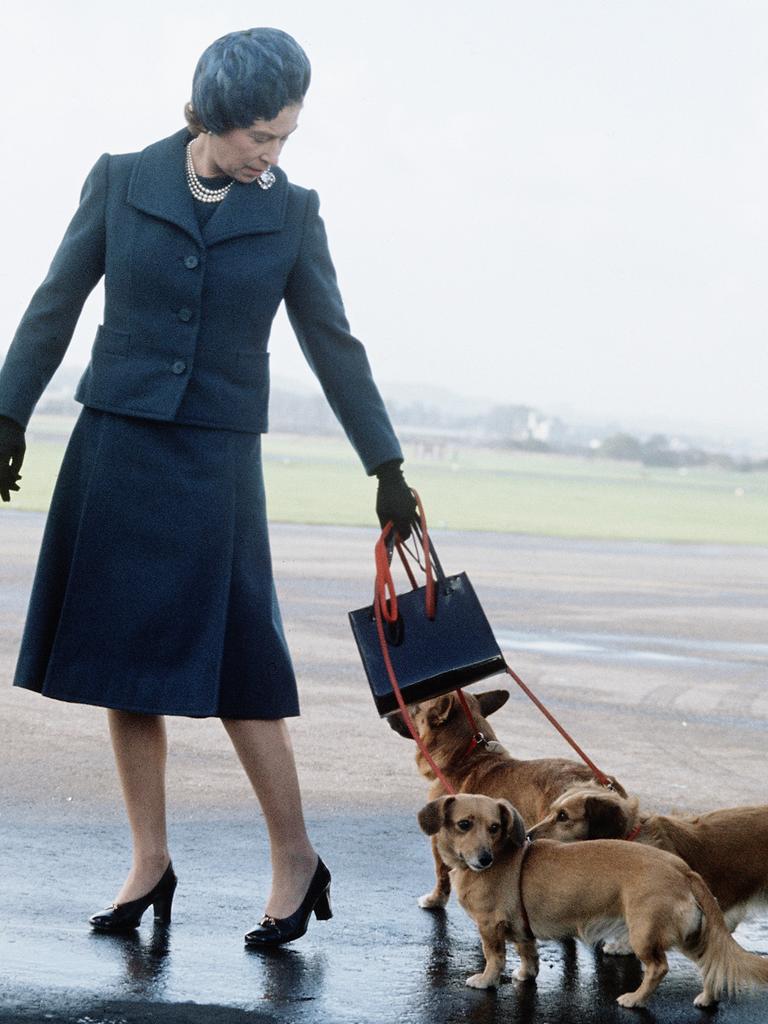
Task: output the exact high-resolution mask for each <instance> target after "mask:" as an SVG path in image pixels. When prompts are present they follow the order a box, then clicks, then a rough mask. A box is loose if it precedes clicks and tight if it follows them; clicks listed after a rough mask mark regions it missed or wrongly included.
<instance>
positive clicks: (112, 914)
mask: <svg viewBox="0 0 768 1024" xmlns="http://www.w3.org/2000/svg"><path fill="white" fill-rule="evenodd" d="M177 882H178V879H177V878H176V875H175V873H174V870H173V864H172V863H170V861H169V863H168V867H167V868H166V869H165V871H164V872H163V876H162V878H161V879H160V881H159V882H158V883H157V885H156V886H155V887H154V889H150V891H149V892H148V893H147V894H146V896H140V897H139V898H138V899H137V900H129V902H128V903H113V904H112V906H111V907H107V909H106V910H102V911H101V912H100V913H98V914H94V915H93V917H89V918H88V922H89V924H90V925H91V926H92V927H93V928H94V929H95V930H96V931H99V932H126V931H130V930H131V929H133V928H138V927H139V925H140V924H141V918H142V916H143V914H144V911H145V910H146V909H147V907H148V906H149V905H150V904H152V906H153V907H154V910H155V921H156V922H157V923H158V924H170V923H171V905H172V903H173V894H174V892H175V891H176V884H177Z"/></svg>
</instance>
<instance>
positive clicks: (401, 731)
mask: <svg viewBox="0 0 768 1024" xmlns="http://www.w3.org/2000/svg"><path fill="white" fill-rule="evenodd" d="M387 725H388V726H389V728H390V729H392V730H393V731H394V732H396V733H397V735H398V736H404V737H405V738H406V739H407V740H412V739H413V736H411V730H410V729H409V728H408V726H407V725H406V724H405V719H404V718H403V716H402V715H401V714H400V712H399V711H395V712H394V713H393V714H391V715H387Z"/></svg>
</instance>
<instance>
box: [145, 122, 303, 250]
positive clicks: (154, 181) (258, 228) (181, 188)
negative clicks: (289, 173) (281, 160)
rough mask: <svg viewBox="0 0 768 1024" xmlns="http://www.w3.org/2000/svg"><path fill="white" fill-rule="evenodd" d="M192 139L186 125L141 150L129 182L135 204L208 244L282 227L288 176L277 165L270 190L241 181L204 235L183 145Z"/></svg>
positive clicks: (219, 208)
mask: <svg viewBox="0 0 768 1024" xmlns="http://www.w3.org/2000/svg"><path fill="white" fill-rule="evenodd" d="M189 139H190V134H189V132H188V131H187V129H186V128H182V130H181V131H179V132H176V133H175V134H174V135H171V136H169V137H168V138H167V139H162V140H161V141H160V142H155V143H153V144H152V145H151V146H147V148H146V149H145V150H143V151H142V152H141V153H140V155H139V159H138V161H137V163H136V167H135V168H134V171H133V174H132V175H131V181H130V184H129V186H128V202H129V203H130V204H131V206H135V207H136V208H137V209H139V210H143V211H144V213H149V214H151V215H152V216H153V217H159V218H160V219H161V220H167V221H170V222H171V223H172V224H176V225H178V227H180V228H182V229H183V230H184V231H186V232H187V234H188V235H191V236H192V238H194V239H195V241H196V242H197V243H198V244H200V245H206V246H208V245H214V244H216V243H217V242H223V241H225V240H226V239H227V238H235V237H237V236H238V235H252V234H262V233H264V232H268V231H279V230H280V229H281V228H282V226H283V221H284V218H285V207H286V202H287V199H288V180H287V178H286V176H285V174H284V173H283V172H282V171H281V170H280V168H278V167H275V168H274V174H275V177H276V178H277V180H276V181H275V184H274V185H273V186H272V188H270V189H267V190H264V189H261V188H259V186H258V185H257V184H256V182H252V183H251V184H248V185H243V184H241V183H240V182H238V181H236V182H235V183H234V184H233V186H232V188H231V190H230V192H229V194H228V195H227V197H226V198H225V199H224V200H223V201H222V202H221V204H220V205H219V207H218V208H217V210H216V212H215V213H214V214H213V216H212V217H211V219H210V220H209V221H208V223H207V224H206V225H205V227H204V229H203V231H202V233H201V231H200V227H199V225H198V223H197V217H196V215H195V209H194V200H193V199H192V194H191V193H190V191H189V187H188V186H187V179H186V175H185V171H184V147H185V146H186V144H187V142H188V141H189Z"/></svg>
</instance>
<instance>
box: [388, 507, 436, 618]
mask: <svg viewBox="0 0 768 1024" xmlns="http://www.w3.org/2000/svg"><path fill="white" fill-rule="evenodd" d="M411 493H412V494H413V496H414V498H415V499H416V507H417V509H418V511H419V519H418V523H414V535H415V536H416V538H417V539H418V541H419V544H420V546H421V549H422V553H423V556H424V564H423V566H421V568H422V569H423V570H424V574H425V576H426V587H425V605H426V612H427V618H429V619H434V617H435V609H436V601H435V572H436V573H437V575H438V577H439V578H441V579H442V578H443V577H444V573H443V567H442V566H441V565H440V562H439V560H438V558H437V555H436V553H435V550H434V547H433V546H432V545H431V543H430V539H429V532H428V530H427V516H426V513H425V512H424V506H423V505H422V503H421V498H420V497H419V495H418V493H417V492H416V491H414V490H413V489H411ZM394 548H397V553H398V554H399V555H400V560H401V561H402V563H403V566H404V568H405V571H406V573H407V574H408V578H409V580H410V581H411V586H412V587H413V589H414V590H416V589H417V587H418V585H417V583H416V578H415V576H414V574H413V571H412V570H411V567H410V565H409V564H408V560H407V558H406V551H407V548H406V547H405V545H404V543H403V542H402V541H401V540H400V538H399V537H398V536H397V534H396V533H395V525H394V523H393V522H392V520H391V519H390V520H389V522H387V523H386V524H385V525H384V527H383V529H382V531H381V536H380V537H379V539H378V540H377V541H376V547H375V550H374V557H375V562H376V590H375V594H374V603H375V604H378V606H379V608H380V609H381V614H382V618H383V619H385V620H386V621H387V622H388V623H390V624H393V623H395V622H397V617H398V611H397V594H396V593H395V584H394V581H393V579H392V568H391V564H390V563H391V560H392V553H393V549H394ZM417 563H418V559H417ZM433 563H434V566H435V571H434V572H433V568H432V567H433ZM418 564H420V563H418Z"/></svg>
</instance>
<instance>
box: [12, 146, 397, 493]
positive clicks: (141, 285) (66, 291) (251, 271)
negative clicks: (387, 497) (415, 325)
mask: <svg viewBox="0 0 768 1024" xmlns="http://www.w3.org/2000/svg"><path fill="white" fill-rule="evenodd" d="M189 137H190V136H189V134H188V132H187V131H186V129H183V130H182V131H180V132H177V133H176V134H174V135H171V136H170V137H169V138H167V139H163V140H162V141H160V142H157V143H154V144H153V145H151V146H148V147H147V148H146V149H145V150H143V151H142V152H140V153H130V154H125V155H120V156H110V155H109V154H106V153H105V154H104V155H103V156H102V157H100V159H99V160H98V161H97V163H96V164H95V166H94V168H93V170H92V171H91V173H90V174H89V176H88V178H87V180H86V182H85V185H84V186H83V191H82V195H81V201H80V206H79V207H78V210H77V212H76V213H75V216H74V218H73V220H72V222H71V224H70V225H69V228H68V229H67V232H66V234H65V236H64V239H63V241H62V243H61V245H60V246H59V249H58V251H57V253H56V255H55V257H54V260H53V263H52V264H51V268H50V270H49V272H48V275H47V277H46V279H45V281H44V282H43V283H42V285H41V286H40V288H38V290H37V291H36V292H35V295H34V296H33V298H32V301H31V303H30V305H29V308H28V309H27V311H26V313H25V315H24V317H23V319H22V321H21V324H20V325H19V328H18V331H17V332H16V335H15V337H14V340H13V343H12V345H11V347H10V350H9V352H8V356H7V359H6V361H5V365H4V366H3V369H2V371H0V414H3V415H6V416H10V417H11V418H13V419H15V420H17V421H18V422H19V423H21V424H22V425H24V426H26V424H27V423H28V421H29V418H30V416H31V415H32V411H33V409H34V407H35V404H36V403H37V401H38V399H39V398H40V395H41V394H42V392H43V390H44V389H45V387H46V385H47V384H48V381H49V380H50V378H51V377H52V375H53V373H54V371H55V370H56V368H57V367H58V365H59V363H60V362H61V360H62V358H63V356H64V352H65V351H66V348H67V346H68V344H69V342H70V340H71V337H72V334H73V332H74V329H75V325H76V323H77V320H78V317H79V315H80V312H81V310H82V307H83V304H84V302H85V300H86V298H87V297H88V295H89V294H90V292H91V291H92V289H93V288H94V287H95V285H96V284H97V282H98V281H99V280H100V278H101V276H102V275H105V308H104V318H103V319H104V322H103V324H102V325H101V326H100V327H99V329H98V332H97V335H96V339H95V341H94V344H93V350H92V354H91V360H90V363H89V365H88V367H87V369H86V371H85V373H84V375H83V377H82V379H81V381H80V383H79V385H78V388H77V392H76V395H75V397H76V398H77V399H78V401H80V402H82V403H83V404H84V405H87V406H91V407H92V408H94V409H102V410H106V411H108V412H114V413H120V414H122V415H127V416H139V417H143V418H147V419H155V420H168V421H173V422H175V423H182V424H189V425H201V426H206V427H216V428H222V429H230V430H240V431H247V432H253V433H262V432H264V431H266V429H267V404H268V395H269V355H268V352H267V342H268V339H269V332H270V328H271V325H272V320H273V318H274V316H275V313H276V312H277V309H278V306H279V305H280V302H281V301H282V300H283V299H284V300H285V303H286V308H287V311H288V316H289V319H290V321H291V324H292V326H293V329H294V331H295V332H296V336H297V338H298V340H299V344H300V345H301V347H302V350H303V352H304V354H305V356H306V358H307V360H308V362H309V364H310V366H311V367H312V369H313V371H314V372H315V374H316V375H317V377H318V379H319V381H320V383H321V385H322V387H323V390H324V392H325V394H326V396H327V398H328V401H329V402H330V404H331V407H332V408H333V410H334V412H335V414H336V416H337V417H338V419H339V421H340V422H341V424H342V426H343V427H344V430H345V431H346V433H347V436H348V437H349V439H350V441H351V442H352V444H353V445H354V447H355V449H356V451H357V452H358V454H359V456H360V459H361V460H362V462H363V465H364V466H365V468H366V470H367V472H369V473H370V472H371V471H372V470H373V469H374V468H375V467H376V466H378V465H379V464H380V463H382V462H386V461H388V460H389V459H395V458H402V453H401V450H400V446H399V444H398V442H397V438H396V437H395V434H394V432H393V430H392V426H391V424H390V421H389V417H388V416H387V412H386V410H385V408H384V404H383V402H382V399H381V396H380V395H379V392H378V390H377V388H376V385H375V383H374V381H373V378H372V376H371V371H370V366H369V364H368V359H367V357H366V354H365V350H364V348H363V346H362V345H361V344H360V342H359V341H358V340H357V339H356V338H354V337H353V336H352V335H351V334H350V331H349V324H348V322H347V319H346V316H345V313H344V307H343V304H342V301H341V296H340V294H339V290H338V287H337V284H336V275H335V272H334V269H333V264H332V262H331V258H330V255H329V252H328V245H327V241H326V237H325V230H324V227H323V222H322V220H321V218H320V215H319V212H318V211H319V200H318V196H317V193H316V192H314V191H310V190H307V189H304V188H300V187H299V186H297V185H293V184H291V183H289V181H288V180H287V178H286V176H285V174H284V173H283V172H282V171H281V170H280V169H279V168H275V174H276V177H277V181H276V182H275V184H274V185H273V187H272V188H271V189H269V190H267V191H264V190H262V189H260V188H259V187H258V186H257V185H256V184H255V183H253V184H248V185H244V184H240V183H239V182H235V183H234V184H233V186H232V188H231V190H230V193H229V195H228V196H227V197H226V199H225V200H224V201H223V202H222V204H221V206H220V207H219V208H218V209H217V210H216V212H215V213H214V215H213V216H212V217H211V219H210V220H209V221H208V223H207V224H206V225H205V227H203V228H202V229H201V228H200V227H199V225H198V222H197V218H196V216H195V211H194V206H193V199H192V196H191V194H190V192H189V189H188V187H187V184H186V180H185V176H184V146H185V144H186V143H187V142H188V140H189Z"/></svg>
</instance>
